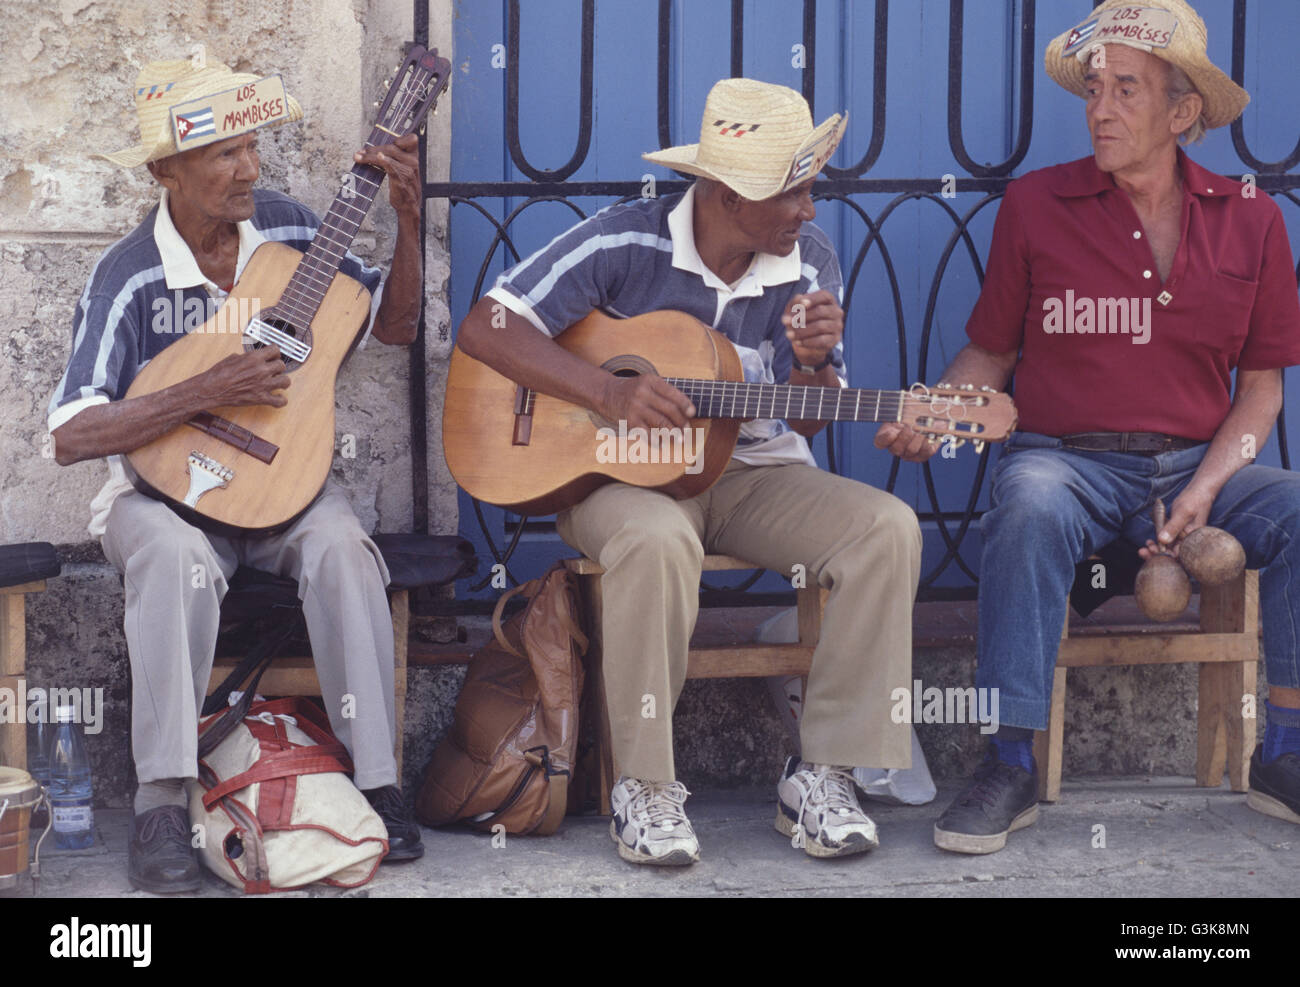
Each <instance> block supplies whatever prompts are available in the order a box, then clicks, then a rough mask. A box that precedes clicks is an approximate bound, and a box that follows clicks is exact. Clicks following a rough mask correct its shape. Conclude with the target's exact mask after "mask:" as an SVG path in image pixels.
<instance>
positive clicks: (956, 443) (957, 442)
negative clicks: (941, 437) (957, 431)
mask: <svg viewBox="0 0 1300 987" xmlns="http://www.w3.org/2000/svg"><path fill="white" fill-rule="evenodd" d="M965 444H966V440H965V439H953V440H952V447H953V448H954V449H960V448H961V447H962V446H964V445H965Z"/></svg>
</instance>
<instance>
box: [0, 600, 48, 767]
mask: <svg viewBox="0 0 1300 987" xmlns="http://www.w3.org/2000/svg"><path fill="white" fill-rule="evenodd" d="M43 592H45V580H44V579H38V580H36V581H34V582H30V583H20V584H19V585H17V586H4V587H0V689H12V690H13V692H14V694H15V695H17V694H18V693H19V692H20V691H21V689H20V682H19V680H20V679H22V678H23V677H24V675H26V672H27V594H28V593H43ZM0 765H6V766H8V767H12V768H21V769H23V770H26V769H27V725H26V722H25V718H24V717H11V718H9V719H8V720H7V722H3V723H0Z"/></svg>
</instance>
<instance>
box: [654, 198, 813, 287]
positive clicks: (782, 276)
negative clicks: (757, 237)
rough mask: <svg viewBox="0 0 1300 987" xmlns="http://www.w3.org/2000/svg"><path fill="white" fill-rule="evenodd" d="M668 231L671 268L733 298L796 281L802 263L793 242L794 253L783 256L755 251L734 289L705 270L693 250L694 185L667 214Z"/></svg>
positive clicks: (797, 248)
mask: <svg viewBox="0 0 1300 987" xmlns="http://www.w3.org/2000/svg"><path fill="white" fill-rule="evenodd" d="M668 232H669V234H670V235H671V236H672V240H673V267H675V268H677V269H678V270H681V271H689V272H690V273H692V274H698V275H699V276H700V277H701V278H703V279H704V283H705V284H706V285H708V286H709V287H710V288H714V289H716V290H717V291H721V292H726V293H727V294H729V295H734V296H735V297H737V298H745V297H748V296H751V295H761V294H762V293H763V289H764V288H771V287H774V286H776V285H779V284H789V283H790V282H791V281H798V280H799V274H800V272H801V270H802V269H803V262H802V261H801V260H800V259H799V244H798V243H796V244H795V245H794V250H792V251H790V253H789V254H787V255H786V256H784V257H778V256H777V255H776V254H765V253H761V252H756V253H755V254H754V259H753V260H752V261H751V262H750V265H749V269H748V270H747V271H746V272H745V273H744V274H743V275H741V277H740V280H739V281H737V282H736V283H735V286H734V287H733V286H732V285H729V284H727V283H726V282H725V281H723V280H722V279H721V278H720V277H718V276H717V275H716V274H714V273H713V272H712V271H711V270H709V268H708V267H707V266H706V265H705V263H704V261H703V260H701V259H700V252H699V251H698V250H697V249H696V247H695V186H694V185H691V187H690V188H688V189H687V190H686V194H685V195H683V196H682V201H681V202H679V203H677V205H675V206H674V207H673V210H672V212H670V213H669V214H668Z"/></svg>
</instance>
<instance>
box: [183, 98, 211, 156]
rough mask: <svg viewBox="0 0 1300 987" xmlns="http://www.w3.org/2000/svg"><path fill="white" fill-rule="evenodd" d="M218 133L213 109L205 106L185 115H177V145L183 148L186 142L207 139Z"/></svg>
mask: <svg viewBox="0 0 1300 987" xmlns="http://www.w3.org/2000/svg"><path fill="white" fill-rule="evenodd" d="M216 132H217V125H216V124H215V123H214V122H213V120H212V107H210V106H205V107H204V108H203V109H200V110H195V111H193V112H190V113H186V114H184V115H182V114H180V113H177V114H176V144H177V146H180V147H183V146H184V145H185V142H186V141H192V140H196V139H198V138H200V137H207V136H208V135H209V134H215V133H216Z"/></svg>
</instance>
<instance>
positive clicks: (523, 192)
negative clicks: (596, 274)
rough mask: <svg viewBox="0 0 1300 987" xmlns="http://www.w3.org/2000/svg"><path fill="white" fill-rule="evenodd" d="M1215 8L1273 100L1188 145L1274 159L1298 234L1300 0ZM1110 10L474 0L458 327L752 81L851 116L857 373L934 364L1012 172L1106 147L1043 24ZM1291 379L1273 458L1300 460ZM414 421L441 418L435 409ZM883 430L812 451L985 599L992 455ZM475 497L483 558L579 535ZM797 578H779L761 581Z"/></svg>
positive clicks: (779, 586)
mask: <svg viewBox="0 0 1300 987" xmlns="http://www.w3.org/2000/svg"><path fill="white" fill-rule="evenodd" d="M424 2H425V0H416V4H415V7H416V31H417V40H423V39H422V38H421V31H422V30H423V31H424V32H425V34H426V35H427V11H426V10H425V8H424ZM1198 8H1199V10H1200V12H1201V14H1202V16H1203V17H1204V18H1205V20H1206V22H1207V25H1208V27H1209V34H1210V39H1211V50H1210V55H1211V58H1212V59H1214V61H1215V62H1216V63H1217V64H1219V65H1221V66H1225V67H1230V70H1231V74H1232V75H1233V77H1234V78H1235V79H1237V80H1238V81H1239V82H1241V83H1242V84H1244V85H1245V86H1246V88H1247V89H1248V90H1249V91H1250V92H1251V95H1252V97H1253V99H1252V103H1251V105H1250V107H1249V108H1248V109H1247V111H1246V113H1245V115H1244V116H1243V118H1242V119H1241V120H1239V121H1238V122H1237V123H1236V124H1234V125H1233V126H1232V127H1231V128H1230V129H1226V130H1220V131H1216V132H1214V133H1213V134H1211V136H1210V137H1209V138H1208V139H1207V141H1206V142H1205V144H1203V145H1201V146H1199V147H1198V148H1196V149H1194V150H1193V152H1192V153H1193V155H1194V157H1196V159H1197V160H1198V161H1199V162H1200V163H1202V164H1203V165H1205V166H1206V167H1208V168H1210V169H1211V170H1214V171H1219V172H1221V173H1224V174H1230V175H1234V176H1239V175H1241V174H1243V173H1245V172H1250V173H1252V174H1254V175H1256V176H1257V182H1258V185H1259V187H1260V189H1261V190H1263V191H1266V192H1268V193H1270V194H1273V195H1275V196H1277V197H1278V201H1279V202H1280V203H1281V204H1282V206H1283V211H1284V213H1285V214H1286V218H1287V221H1288V225H1289V228H1290V231H1291V239H1292V248H1293V251H1296V252H1300V250H1297V248H1298V247H1300V194H1298V190H1300V174H1297V165H1298V164H1300V142H1297V143H1295V144H1294V145H1293V143H1292V142H1293V141H1295V139H1296V135H1297V134H1300V114H1298V113H1297V102H1296V100H1295V94H1294V79H1295V73H1294V68H1293V67H1292V62H1291V59H1292V56H1291V54H1290V52H1289V50H1288V49H1289V42H1288V39H1291V38H1294V37H1296V36H1300V4H1296V3H1295V2H1294V0H1199V3H1198ZM1090 9H1091V4H1090V3H1088V2H1086V0H1085V2H1079V0H1037V2H1035V0H978V2H971V3H969V4H968V3H966V2H964V0H906V2H894V3H892V4H891V3H890V2H889V0H860V2H839V3H829V2H825V0H823V2H821V3H817V2H816V0H804V2H803V3H802V4H796V3H791V2H782V0H704V2H700V0H693V2H691V3H689V4H688V3H686V2H684V0H659V2H658V3H657V4H650V3H648V2H645V0H601V2H600V3H599V4H597V3H595V2H594V0H548V2H545V3H538V2H530V3H524V2H520V0H503V2H481V0H475V2H469V0H465V2H459V3H456V5H455V8H454V17H455V47H454V52H453V58H452V61H453V64H454V65H455V66H456V72H455V75H454V77H453V82H454V96H453V117H452V135H453V141H452V171H451V178H452V180H451V181H450V182H447V183H430V184H429V185H428V186H427V188H426V193H427V195H428V196H429V197H447V198H449V199H450V200H451V202H452V209H451V231H450V242H451V253H452V276H451V282H450V291H451V310H452V324H453V325H456V324H457V323H458V322H459V320H460V319H461V318H463V316H464V314H465V312H466V311H467V310H468V309H469V307H470V306H471V305H472V304H473V302H474V301H475V300H476V299H477V298H478V297H479V295H481V294H482V292H483V291H485V290H487V288H488V287H490V286H491V283H492V280H493V279H494V278H495V276H496V274H498V273H499V272H500V271H501V270H503V269H504V267H506V266H508V265H509V264H512V263H513V262H514V261H515V260H516V259H517V258H519V257H520V256H527V255H528V254H529V253H531V252H532V251H533V250H535V249H537V248H538V247H540V246H542V245H543V244H545V243H546V242H547V241H548V240H549V239H550V238H551V237H553V236H554V235H555V234H557V233H558V232H560V231H562V230H563V229H565V228H567V227H568V226H569V225H571V224H572V223H573V222H575V221H576V220H577V219H578V218H579V217H581V216H585V215H590V214H591V213H592V212H595V211H596V210H597V209H599V208H602V207H603V206H605V205H608V204H609V203H611V202H614V201H617V200H619V199H624V198H632V197H636V196H638V195H641V194H643V189H644V186H645V184H646V181H647V180H648V179H649V178H653V179H654V180H655V187H656V192H657V193H658V194H663V193H665V192H668V191H671V190H674V189H676V188H680V187H682V185H683V183H681V182H680V181H675V180H673V176H671V175H670V174H668V173H666V172H664V171H663V170H662V169H658V168H656V167H653V166H650V165H648V164H647V163H646V162H644V161H642V160H641V158H640V153H641V152H642V151H647V150H653V149H657V148H659V147H664V146H669V145H674V144H682V143H690V142H693V141H694V140H695V139H696V137H697V134H698V127H699V115H700V112H701V110H702V108H703V105H704V98H705V95H706V94H707V92H708V90H709V88H710V87H711V86H712V84H713V83H714V82H716V81H717V80H718V79H719V78H722V77H724V76H728V75H748V76H751V77H754V78H759V79H763V80H766V81H770V82H778V83H782V84H785V85H788V86H791V87H793V88H796V89H800V90H802V92H803V93H804V95H805V96H806V97H807V98H808V100H809V102H810V103H811V104H812V106H813V116H814V119H815V120H820V119H822V118H824V117H826V116H827V115H828V114H830V113H832V112H835V111H837V110H843V109H847V110H848V112H849V115H850V122H849V127H848V132H847V136H846V138H845V140H844V142H843V144H842V145H841V147H840V148H839V150H838V151H837V152H836V155H835V157H834V158H833V159H832V164H833V166H832V167H828V168H827V169H826V171H825V176H826V177H825V178H824V179H823V180H821V181H820V182H819V184H818V186H817V189H818V191H819V196H818V198H819V206H818V212H819V215H818V219H817V222H818V224H819V225H821V226H822V228H823V229H825V230H826V232H827V233H828V234H829V235H830V236H831V238H832V241H833V242H834V243H835V244H836V246H837V249H838V251H839V254H840V262H841V266H842V267H843V269H844V274H845V282H846V298H845V303H846V304H845V309H846V311H847V313H848V322H847V326H846V332H845V346H846V353H847V359H848V364H849V373H850V379H851V380H852V382H853V383H854V384H855V385H857V386H863V387H891V386H907V385H908V384H910V383H911V382H912V381H914V380H924V381H933V380H934V379H935V376H936V374H937V373H938V372H939V371H940V370H941V369H942V368H943V366H944V365H945V364H946V362H947V361H948V360H949V359H950V358H951V357H952V356H953V355H954V354H955V353H956V351H957V350H958V349H960V348H961V346H962V345H964V343H965V334H964V326H965V322H966V318H967V316H968V314H969V312H970V309H971V307H972V305H973V304H974V301H975V298H976V297H977V295H978V292H979V286H980V282H981V280H982V277H983V257H984V256H985V255H986V253H987V249H988V243H989V238H990V235H991V232H992V224H993V219H994V217H995V215H996V210H997V200H998V199H999V198H1000V195H1001V193H1002V191H1003V189H1005V187H1006V185H1007V183H1008V181H1010V180H1011V178H1014V177H1016V176H1017V175H1020V174H1024V173H1025V172H1027V171H1029V170H1032V169H1034V168H1039V167H1044V166H1046V165H1050V164H1055V163H1058V162H1061V161H1067V160H1071V159H1074V158H1078V157H1082V156H1084V155H1086V154H1088V153H1089V150H1090V148H1089V142H1088V135H1087V131H1086V128H1085V126H1084V121H1083V106H1082V103H1081V102H1080V101H1079V100H1078V99H1077V98H1076V97H1074V96H1072V95H1070V94H1068V93H1066V92H1065V91H1064V90H1062V89H1060V88H1059V87H1058V86H1056V85H1055V84H1054V83H1052V82H1050V80H1048V79H1047V77H1046V75H1045V74H1044V73H1043V71H1042V69H1041V65H1042V53H1043V50H1044V49H1045V47H1046V45H1047V42H1048V41H1049V40H1050V39H1051V38H1052V37H1054V36H1055V35H1056V34H1058V33H1060V32H1061V31H1063V30H1065V29H1066V28H1068V27H1070V26H1071V25H1072V24H1073V23H1076V22H1077V21H1078V20H1079V19H1080V18H1082V17H1083V16H1084V15H1086V14H1087V12H1088V11H1089V10H1090ZM1295 380H1296V375H1294V374H1292V375H1291V379H1290V380H1289V387H1288V394H1289V397H1290V398H1291V400H1290V401H1289V402H1288V408H1287V409H1284V411H1283V415H1282V417H1281V418H1280V420H1279V431H1278V433H1276V434H1275V437H1274V439H1273V440H1272V441H1271V442H1270V443H1269V445H1268V447H1267V449H1266V450H1265V451H1264V453H1263V454H1262V456H1261V461H1262V462H1266V463H1271V464H1274V465H1278V464H1282V465H1285V466H1288V467H1290V465H1291V457H1290V456H1289V455H1288V454H1287V447H1286V443H1287V432H1288V429H1287V425H1288V424H1289V425H1290V429H1289V432H1290V434H1291V435H1296V434H1298V433H1300V421H1297V420H1296V415H1297V412H1295V410H1294V409H1296V408H1297V407H1300V400H1297V399H1298V398H1300V394H1297V393H1296V389H1297V385H1296V383H1295ZM421 386H422V385H421ZM417 389H418V387H416V388H413V394H414V391H415V390H417ZM414 400H416V401H418V400H419V397H418V395H417V396H415V397H414ZM414 417H415V418H416V420H417V421H421V422H422V421H423V410H422V409H419V414H418V415H417V416H414ZM873 434H874V429H873V428H870V427H867V428H863V427H860V426H853V425H847V424H839V425H836V426H834V427H833V428H832V429H830V430H828V432H827V433H826V438H820V437H819V439H818V440H817V442H816V443H815V446H814V449H815V452H816V454H817V456H818V459H819V460H820V461H821V462H822V463H823V465H826V466H828V467H829V468H832V469H835V470H837V471H839V472H841V473H844V474H846V475H849V476H852V477H854V478H856V479H860V480H863V481H865V482H867V483H872V484H874V485H877V486H881V487H885V488H888V489H890V490H893V491H894V492H895V493H896V494H898V495H899V496H900V497H902V498H903V499H905V500H907V501H908V502H909V503H911V504H912V505H913V506H914V507H915V508H916V510H917V513H918V515H919V516H920V517H921V519H922V526H923V529H924V531H925V533H926V551H925V558H924V568H923V577H922V588H921V596H922V598H930V599H933V598H936V597H942V596H948V595H954V594H956V595H969V594H970V593H971V592H973V585H974V580H975V571H976V569H977V559H978V553H979V537H978V535H979V532H978V524H973V523H972V522H973V520H974V519H975V518H976V517H977V516H978V512H979V511H980V510H982V509H983V507H984V506H985V499H986V496H987V483H986V482H985V478H986V474H987V467H988V464H989V457H990V455H991V454H992V455H996V452H994V451H992V450H989V451H986V452H985V453H984V454H983V455H982V456H978V457H977V456H974V455H973V454H971V453H970V452H969V451H968V450H962V451H961V452H960V453H959V454H958V457H957V458H956V459H953V460H946V459H941V458H939V457H936V458H935V459H934V460H933V461H932V462H931V463H929V464H926V465H925V466H921V467H918V466H915V465H912V464H902V463H899V462H898V461H896V460H893V459H892V458H890V457H887V456H885V455H883V454H882V453H880V452H879V451H877V450H875V449H874V448H873V447H872V445H871V439H872V436H873ZM415 438H416V443H417V445H418V444H420V443H422V442H423V441H425V440H424V437H423V436H416V437H415ZM428 441H430V442H436V441H438V436H436V435H432V436H429V437H428ZM417 466H418V464H417ZM422 475H423V473H422V471H421V470H419V469H418V468H417V476H421V477H422ZM421 483H422V480H419V479H417V487H418V486H419V485H420V484H421ZM422 497H423V501H422ZM460 497H461V504H460V508H461V530H462V533H464V534H465V535H466V537H469V538H471V539H473V540H474V541H475V542H476V544H477V545H478V547H479V549H480V554H482V555H483V556H484V557H488V556H491V557H493V558H501V557H502V555H503V553H506V552H510V553H511V554H510V555H509V569H510V573H511V576H512V578H518V579H521V580H522V579H526V578H530V577H531V576H533V575H536V574H537V573H538V572H539V571H541V569H542V568H543V567H544V566H545V565H547V564H549V562H550V561H551V560H553V559H554V558H556V557H557V556H559V555H561V554H568V553H569V552H570V550H569V549H568V548H567V547H566V546H564V545H563V543H562V542H560V541H559V538H558V536H557V535H556V534H555V532H554V525H553V523H552V521H551V519H548V518H534V519H528V520H527V521H526V522H525V521H524V520H523V519H520V518H517V517H515V516H513V515H511V514H510V513H509V512H506V511H502V510H500V509H499V508H495V507H491V506H489V505H482V504H477V503H475V502H473V501H472V500H470V498H468V497H467V496H466V495H465V494H464V493H463V492H462V493H461V495H460ZM422 502H423V503H425V504H427V490H426V491H421V490H419V489H417V491H416V504H417V523H418V522H419V520H420V518H419V513H420V506H419V505H420V504H421V503H422ZM750 583H751V580H745V581H744V583H743V584H742V585H743V586H746V587H747V586H748V585H749V584H750ZM786 589H788V584H786V583H785V582H784V581H783V580H780V579H778V578H777V577H776V576H775V575H774V574H769V575H768V576H767V577H766V579H763V580H761V581H759V582H758V583H757V585H756V586H755V592H754V593H751V594H749V596H748V599H750V600H752V601H755V602H758V601H767V600H769V599H771V596H770V594H771V593H775V592H778V591H783V590H786ZM760 591H761V592H760ZM480 592H481V594H483V595H487V596H494V595H495V591H494V590H492V589H491V588H490V587H488V586H482V587H480Z"/></svg>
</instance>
